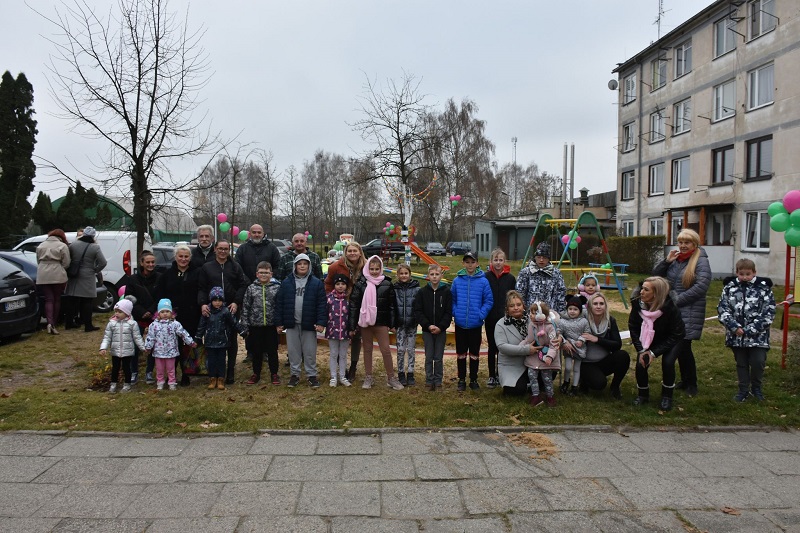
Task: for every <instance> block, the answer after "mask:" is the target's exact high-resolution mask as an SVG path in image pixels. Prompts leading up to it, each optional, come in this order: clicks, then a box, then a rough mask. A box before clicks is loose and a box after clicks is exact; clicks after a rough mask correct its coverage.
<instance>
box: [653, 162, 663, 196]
mask: <svg viewBox="0 0 800 533" xmlns="http://www.w3.org/2000/svg"><path fill="white" fill-rule="evenodd" d="M656 194H664V163H659V164H657V165H651V166H650V196H654V195H656Z"/></svg>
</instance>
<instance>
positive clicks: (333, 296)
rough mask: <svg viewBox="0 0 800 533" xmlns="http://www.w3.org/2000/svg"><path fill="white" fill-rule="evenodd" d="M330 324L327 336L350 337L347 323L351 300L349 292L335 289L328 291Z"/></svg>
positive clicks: (336, 337) (327, 328)
mask: <svg viewBox="0 0 800 533" xmlns="http://www.w3.org/2000/svg"><path fill="white" fill-rule="evenodd" d="M327 300H328V325H327V327H326V329H325V338H326V339H333V340H344V339H347V338H349V336H348V330H347V323H348V318H349V316H350V302H348V301H347V293H344V292H343V293H341V294H340V293H338V292H336V291H333V292H331V293H328V296H327Z"/></svg>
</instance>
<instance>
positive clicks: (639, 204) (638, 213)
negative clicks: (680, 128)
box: [623, 62, 666, 235]
mask: <svg viewBox="0 0 800 533" xmlns="http://www.w3.org/2000/svg"><path fill="white" fill-rule="evenodd" d="M643 65H644V64H643V63H641V62H640V63H639V83H638V85H639V87H638V90H639V103H638V104H637V105H638V106H639V131H638V135H639V143H638V146H637V148H639V149H638V150H637V153H638V155H637V158H638V164H637V167H636V235H641V234H642V228H641V224H642V142H643V137H642V130H643V129H644V127H643V126H644V118H643V115H642V113H643V102H642V100H644V94H643V93H642V86H643V85H644V84H643V83H642V80H643V79H644V78H643V76H644V67H643ZM623 80H624V78H623ZM665 174H666V169H665ZM665 179H666V176H665Z"/></svg>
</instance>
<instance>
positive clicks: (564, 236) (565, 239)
mask: <svg viewBox="0 0 800 533" xmlns="http://www.w3.org/2000/svg"><path fill="white" fill-rule="evenodd" d="M561 242H562V243H563V244H567V243H568V242H569V235H562V236H561Z"/></svg>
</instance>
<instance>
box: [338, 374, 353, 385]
mask: <svg viewBox="0 0 800 533" xmlns="http://www.w3.org/2000/svg"><path fill="white" fill-rule="evenodd" d="M339 383H341V384H342V385H344V386H345V387H349V386H350V385H352V383H350V380H349V379H347V377H346V376H341V377H340V378H339Z"/></svg>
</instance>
